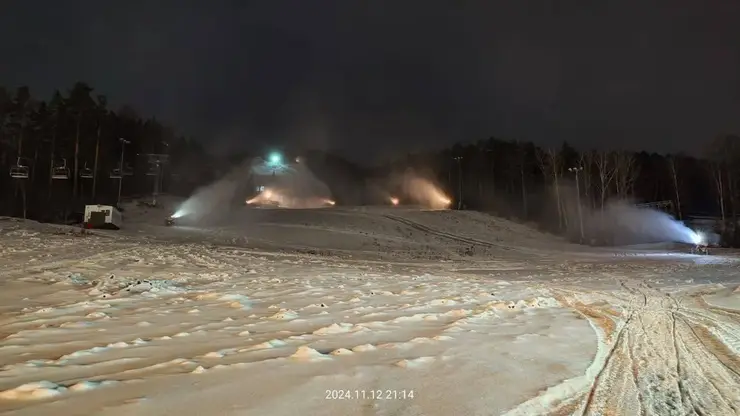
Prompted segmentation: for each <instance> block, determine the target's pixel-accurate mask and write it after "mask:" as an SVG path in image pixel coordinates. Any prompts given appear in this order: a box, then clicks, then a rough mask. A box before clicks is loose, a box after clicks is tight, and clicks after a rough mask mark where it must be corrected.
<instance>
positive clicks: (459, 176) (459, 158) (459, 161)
mask: <svg viewBox="0 0 740 416" xmlns="http://www.w3.org/2000/svg"><path fill="white" fill-rule="evenodd" d="M453 159H454V160H456V161H457V209H458V210H461V209H462V201H463V195H462V192H463V191H462V185H463V180H462V156H455V157H453Z"/></svg>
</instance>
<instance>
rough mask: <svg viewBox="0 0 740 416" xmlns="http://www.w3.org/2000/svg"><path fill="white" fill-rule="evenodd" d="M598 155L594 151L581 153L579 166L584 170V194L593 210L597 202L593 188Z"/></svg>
mask: <svg viewBox="0 0 740 416" xmlns="http://www.w3.org/2000/svg"><path fill="white" fill-rule="evenodd" d="M595 155H596V152H594V151H593V150H587V151H585V152H583V153H581V155H580V157H579V160H578V162H579V164H580V165H581V167H582V168H583V194H584V196H585V197H586V199H587V200H588V203H589V205H590V206H591V208H592V209H593V208H595V206H594V204H595V200H594V198H593V194H592V192H591V191H592V188H593V173H594V157H595Z"/></svg>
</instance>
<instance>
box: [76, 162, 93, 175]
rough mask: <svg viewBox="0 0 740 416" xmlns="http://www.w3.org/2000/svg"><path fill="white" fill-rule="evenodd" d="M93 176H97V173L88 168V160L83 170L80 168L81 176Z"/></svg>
mask: <svg viewBox="0 0 740 416" xmlns="http://www.w3.org/2000/svg"><path fill="white" fill-rule="evenodd" d="M93 176H95V175H94V174H93V171H92V169H90V168H88V167H87V162H85V167H83V168H82V170H80V178H82V179H92V178H93Z"/></svg>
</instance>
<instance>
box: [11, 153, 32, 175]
mask: <svg viewBox="0 0 740 416" xmlns="http://www.w3.org/2000/svg"><path fill="white" fill-rule="evenodd" d="M28 173H29V169H28V166H25V165H22V164H21V158H20V157H19V158H18V160H17V161H16V163H15V166H11V167H10V177H11V178H13V179H28Z"/></svg>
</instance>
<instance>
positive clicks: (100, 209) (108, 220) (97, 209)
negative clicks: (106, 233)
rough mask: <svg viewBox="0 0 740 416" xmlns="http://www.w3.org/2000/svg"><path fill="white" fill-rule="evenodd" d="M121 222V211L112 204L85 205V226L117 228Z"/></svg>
mask: <svg viewBox="0 0 740 416" xmlns="http://www.w3.org/2000/svg"><path fill="white" fill-rule="evenodd" d="M122 222H123V218H122V217H121V211H119V210H118V209H117V208H116V207H114V206H112V205H85V219H84V221H83V226H84V227H85V228H106V229H110V230H118V229H120V228H121V224H122Z"/></svg>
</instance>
